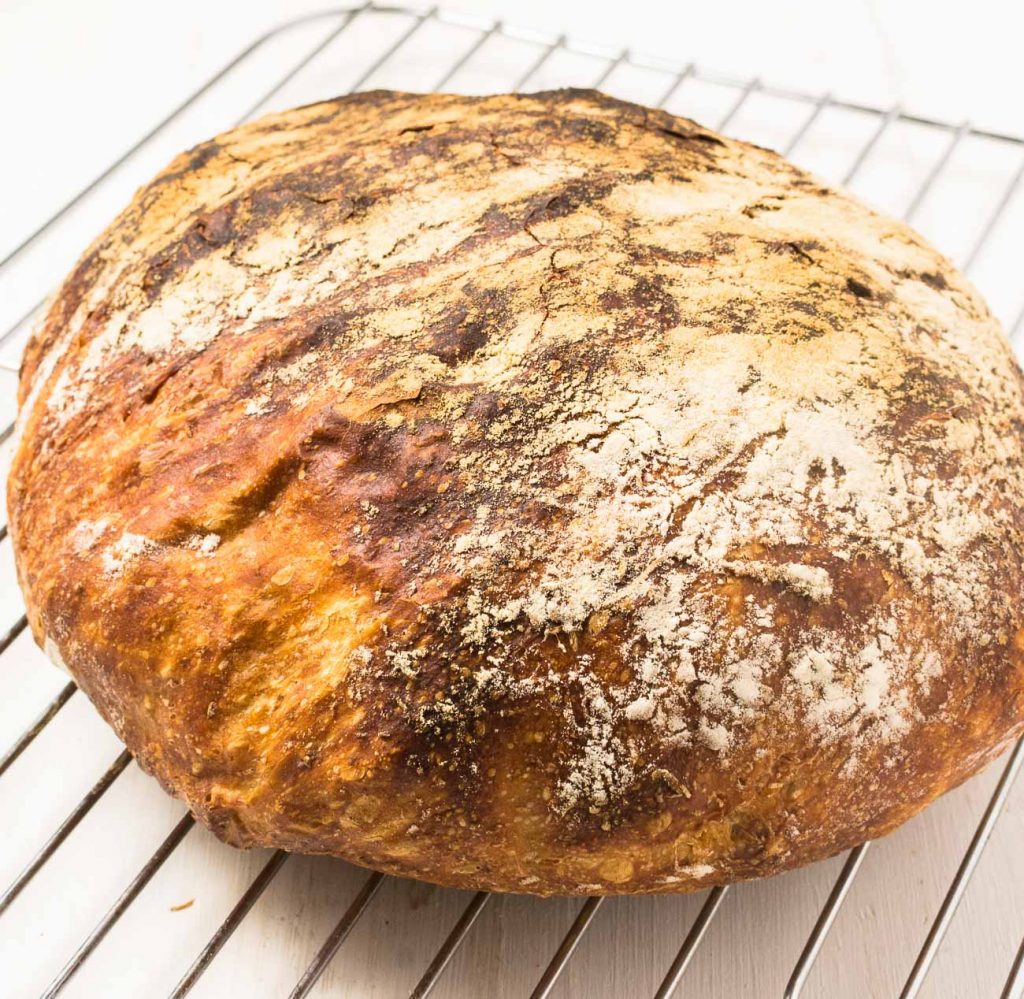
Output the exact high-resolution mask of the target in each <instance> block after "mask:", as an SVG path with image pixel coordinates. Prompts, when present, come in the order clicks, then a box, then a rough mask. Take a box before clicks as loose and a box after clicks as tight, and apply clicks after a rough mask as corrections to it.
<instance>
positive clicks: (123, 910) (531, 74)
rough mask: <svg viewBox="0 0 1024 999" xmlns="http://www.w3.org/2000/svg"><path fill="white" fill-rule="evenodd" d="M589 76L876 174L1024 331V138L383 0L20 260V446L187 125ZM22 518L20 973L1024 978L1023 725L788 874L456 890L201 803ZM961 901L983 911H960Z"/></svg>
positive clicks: (71, 209)
mask: <svg viewBox="0 0 1024 999" xmlns="http://www.w3.org/2000/svg"><path fill="white" fill-rule="evenodd" d="M565 85H575V86H594V87H601V88H602V89H604V90H606V91H608V92H610V93H612V94H615V95H616V96H621V97H625V98H629V99H633V100H637V101H640V102H642V103H646V104H650V105H658V106H665V107H668V108H669V109H670V110H672V111H675V112H678V113H682V114H686V115H689V116H692V117H695V118H698V119H699V120H701V121H703V122H705V123H707V124H709V125H712V126H713V127H716V128H718V129H720V130H724V131H727V132H729V133H731V134H734V135H737V136H739V137H742V138H747V139H751V140H753V141H755V142H758V143H760V144H763V145H768V146H772V147H774V148H777V149H779V150H780V151H782V152H784V153H785V154H787V155H790V156H792V157H793V158H794V159H795V160H796V161H797V162H799V163H801V164H802V165H804V166H807V167H809V168H811V169H813V170H815V171H816V172H818V173H820V174H822V175H823V176H825V177H827V178H828V179H830V180H834V181H838V182H841V183H843V184H846V185H847V186H850V187H852V188H853V189H854V190H856V191H857V192H858V193H859V194H861V195H862V196H863V197H865V198H866V199H867V200H868V201H870V202H873V203H874V204H876V205H878V206H879V207H881V208H882V209H884V210H886V211H889V212H891V213H893V214H898V215H902V216H903V217H904V218H906V219H907V220H909V221H912V222H913V223H914V224H915V226H917V227H918V228H919V229H921V230H922V231H923V232H924V233H925V234H926V235H927V236H929V237H930V238H931V239H932V240H933V241H934V242H935V243H936V244H937V245H939V246H940V247H941V248H943V249H944V250H945V251H946V252H947V253H948V254H949V255H951V256H952V257H954V259H955V260H956V261H957V262H958V263H959V264H960V266H961V267H963V268H964V269H966V270H967V271H968V272H969V273H970V275H971V276H972V277H973V278H974V279H975V281H976V282H977V283H978V284H979V286H980V287H981V289H982V290H983V292H985V294H986V295H987V297H988V298H989V301H990V302H991V303H992V305H993V307H994V309H995V310H996V312H997V313H998V314H999V315H1000V316H1001V318H1002V319H1003V320H1004V323H1005V325H1006V328H1007V330H1008V332H1009V333H1010V335H1011V337H1012V338H1016V337H1017V336H1018V335H1019V334H1020V333H1021V331H1022V327H1024V285H1022V282H1021V280H1020V273H1019V270H1018V269H1019V267H1020V259H1021V255H1020V247H1021V240H1020V234H1021V233H1022V232H1024V228H1022V226H1024V196H1022V195H1024V192H1022V191H1021V188H1022V179H1024V139H1022V138H1021V137H1018V136H1013V135H1000V134H997V133H994V132H991V131H985V130H980V129H975V128H972V126H971V125H970V123H969V122H963V123H950V122H945V121H937V120H932V119H928V118H922V117H918V116H915V115H913V114H910V113H908V112H905V111H903V110H902V109H900V108H899V107H893V108H888V109H885V108H874V107H866V106H863V105H859V104H856V103H852V102H850V101H845V100H842V99H840V98H838V97H832V96H830V95H828V94H821V95H816V94H808V93H800V92H796V91H792V90H783V89H779V88H775V87H772V86H770V85H768V84H767V83H763V82H761V81H760V80H757V79H749V80H738V79H731V78H726V77H722V76H718V75H715V74H712V73H709V72H707V71H705V70H704V69H702V68H698V67H696V66H694V65H692V64H691V65H687V66H670V65H666V64H663V63H658V62H655V61H652V60H647V59H643V58H641V57H639V56H637V55H636V54H634V53H631V52H629V51H622V52H609V51H605V50H602V49H600V48H595V47H592V46H588V45H586V44H584V43H582V42H580V41H577V40H576V39H573V38H567V37H565V36H561V37H557V38H552V37H545V36H543V35H538V34H535V33H531V32H527V31H521V30H517V29H514V28H512V27H510V26H507V25H505V24H502V23H500V22H496V23H486V24H481V23H478V22H472V21H466V20H460V19H456V18H454V17H453V16H451V15H449V14H446V13H444V12H441V11H439V10H438V9H437V8H436V7H432V8H429V9H419V10H417V9H406V8H393V7H381V6H376V5H372V4H367V5H364V6H362V7H359V8H354V9H348V10H335V11H326V12H324V13H320V14H316V15H312V16H308V17H305V18H301V19H298V20H295V21H293V22H290V23H289V24H286V25H284V26H282V27H281V28H279V29H277V30H275V31H272V32H270V33H268V34H266V35H264V36H262V37H261V38H259V39H257V40H256V41H255V42H253V43H252V44H251V45H249V46H248V47H246V48H245V49H244V50H243V51H241V52H240V53H239V55H238V56H237V57H236V58H235V59H233V60H232V61H231V62H230V63H229V64H228V65H226V66H224V67H223V68H222V69H221V70H220V71H219V72H218V73H217V74H216V75H215V76H213V77H212V78H211V79H209V80H208V81H206V82H205V83H204V84H203V86H202V87H201V88H200V89H199V90H198V91H196V92H195V93H194V94H192V95H191V96H190V97H189V98H188V99H187V100H186V101H184V102H183V103H182V104H181V105H180V106H179V107H178V108H176V109H175V110H174V111H173V112H172V113H171V114H169V115H168V116H167V117H166V118H165V119H164V120H162V121H161V122H159V123H158V124H157V125H156V126H155V127H154V128H153V129H152V130H151V131H150V132H149V133H147V134H146V135H145V136H143V137H142V138H141V139H140V140H139V141H138V143H136V144H135V145H134V146H132V148H130V149H128V150H127V151H125V152H124V153H122V154H121V155H119V156H118V157H117V159H116V160H114V161H113V162H112V163H111V164H110V166H109V167H108V168H107V169H106V170H104V172H103V173H102V174H101V175H100V176H98V177H96V178H95V180H94V181H93V182H92V183H90V184H89V185H88V186H87V187H85V188H84V189H83V190H82V191H81V192H80V193H79V194H77V195H76V196H75V197H74V198H73V199H71V201H69V202H68V203H67V204H66V205H64V206H63V207H62V208H61V210H60V211H58V212H57V213H56V214H55V215H53V216H52V218H50V219H49V220H48V221H46V222H45V224H43V225H42V226H40V227H39V228H38V229H37V230H36V231H35V232H34V233H32V234H31V235H30V236H29V237H28V238H27V239H26V240H25V241H24V242H22V243H21V245H19V246H18V247H17V248H16V249H14V250H13V251H12V252H11V253H10V254H8V256H6V257H5V258H4V259H3V260H2V261H0V320H2V323H0V328H2V329H6V330H7V332H6V333H4V334H3V335H2V336H0V426H6V430H4V431H3V432H2V434H0V440H3V441H4V442H5V443H4V445H3V447H4V449H5V451H6V450H7V449H9V446H10V444H9V437H10V433H11V424H12V421H13V418H14V390H15V375H16V372H17V367H18V361H19V358H20V354H21V350H22V348H23V346H24V342H25V339H26V338H27V336H28V331H29V328H30V326H31V323H32V319H33V316H34V315H35V314H36V313H37V312H38V310H39V307H40V304H41V299H42V296H43V295H44V294H45V293H46V292H47V291H48V290H49V289H50V288H52V287H53V286H54V285H55V284H56V283H57V282H58V281H59V280H60V278H61V277H62V276H63V274H64V273H65V272H66V271H67V270H68V268H69V267H70V265H71V264H72V262H73V258H74V256H75V255H76V254H77V252H79V251H80V249H81V248H82V247H83V246H84V245H86V243H87V242H88V241H89V239H90V238H91V237H92V236H93V235H94V234H95V233H96V232H97V231H99V229H101V228H102V226H103V225H104V224H105V223H106V221H108V220H109V218H110V217H111V216H112V214H113V213H114V211H116V210H117V209H118V208H119V207H120V206H121V205H122V204H123V203H124V202H125V201H126V200H127V198H128V197H129V195H130V193H131V191H132V190H133V189H134V187H135V186H137V185H138V184H140V183H142V182H143V181H145V180H146V179H148V177H149V176H150V175H152V174H153V173H154V172H155V171H156V169H158V168H159V167H160V166H162V165H163V164H164V163H165V162H166V161H167V160H168V159H169V158H170V156H171V155H172V154H173V153H175V152H177V151H178V150H179V149H181V148H183V147H185V146H186V145H188V144H190V143H193V142H195V141H198V140H199V139H201V138H205V137H207V136H208V135H211V134H213V133H215V132H217V131H220V130H222V129H224V128H226V127H228V126H230V125H232V124H235V123H236V122H241V121H244V120H246V119H248V118H251V117H252V116H254V115H256V114H258V113H261V112H264V111H267V110H272V109H275V108H281V107H286V106H290V105H294V104H298V103H304V102H308V101H312V100H316V99H318V98H323V97H330V96H334V95H336V94H338V93H343V92H346V91H349V90H360V89H366V88H369V87H376V86H389V87H395V88H401V89H409V90H441V89H448V90H452V91H460V92H467V93H481V92H494V91H517V90H524V89H525V90H537V89H545V88H548V87H551V86H565ZM0 516H2V515H0ZM6 534H7V531H6V526H0V751H2V754H3V755H2V756H0V816H3V817H4V822H3V830H4V832H3V838H2V839H0V887H2V886H3V885H4V884H6V885H7V887H6V889H5V890H4V891H3V894H2V895H0V996H2V997H3V999H7V997H9V996H10V997H15V996H16V997H21V996H37V995H43V996H46V997H53V996H57V995H58V994H60V995H79V996H98V995H103V996H104V997H111V996H133V997H134V996H147V997H148V996H158V995H169V996H172V997H173V999H180V997H183V996H186V995H200V994H202V995H209V996H234V995H252V996H264V995H266V996H283V995H289V996H290V997H291V999H301V997H304V996H307V995H313V994H316V995H324V996H326V995H332V996H336V995H343V996H360V997H362V996H392V995H395V996H398V995H409V996H413V997H417V999H423V997H425V996H427V995H428V994H433V995H435V997H439V996H441V995H442V994H443V995H447V996H473V997H477V996H480V995H483V994H485V993H491V994H493V995H496V996H499V997H500V996H518V995H530V996H532V997H534V999H542V997H546V996H549V995H561V996H584V995H586V996H597V997H604V996H607V997H612V996H615V997H620V996H625V997H633V996H647V995H652V994H653V995H654V996H656V997H657V999H667V997H669V996H672V995H676V994H679V995H682V994H684V993H685V994H688V995H693V996H703V997H706V996H728V997H730V999H731V997H733V996H740V995H749V996H758V997H760V996H765V995H773V994H774V995H779V994H781V995H784V996H785V997H788V999H795V997H796V996H798V995H800V994H801V993H802V992H803V991H804V988H805V986H808V993H814V994H817V995H823V996H829V997H833V996H847V995H848V996H889V995H899V996H901V997H902V999H911V997H914V996H917V995H918V994H919V993H922V990H926V991H927V993H928V994H929V995H939V996H957V997H959V996H968V995H969V996H975V995H979V996H980V995H989V994H991V995H993V996H995V995H1001V996H1002V999H1010V997H1011V996H1013V997H1019V996H1020V995H1021V994H1022V992H1024V943H1020V944H1019V946H1018V942H1019V940H1020V935H1021V933H1022V932H1024V891H1022V883H1024V861H1022V860H1021V853H1022V851H1020V849H1019V843H1020V842H1021V841H1022V838H1024V803H1022V802H1020V801H1019V798H1020V796H1019V795H1018V798H1017V799H1014V798H1012V797H1011V791H1012V787H1013V783H1014V779H1015V778H1016V776H1017V773H1018V771H1019V769H1020V767H1021V765H1022V762H1024V741H1022V742H1020V743H1018V744H1017V745H1016V747H1015V748H1014V749H1013V751H1012V752H1011V754H1010V756H1009V759H1008V762H1007V763H1006V764H1005V768H1004V769H1003V770H1002V772H1001V773H998V774H997V773H990V774H986V775H983V776H981V777H979V778H976V779H975V780H974V781H971V782H969V783H968V784H967V785H965V786H964V787H963V788H961V789H960V790H958V791H957V792H954V793H953V794H951V795H948V796H947V797H946V798H944V799H943V800H942V801H941V802H940V803H938V804H936V805H934V806H933V807H932V808H931V809H929V810H927V811H926V812H925V813H923V814H922V815H921V816H919V817H918V818H917V819H915V820H914V821H913V822H911V823H910V824H909V825H908V826H906V827H904V829H902V830H900V831H899V832H897V833H896V834H894V835H893V836H891V837H889V838H887V839H886V840H884V841H881V842H880V843H878V844H877V845H875V846H874V847H873V848H872V851H871V854H872V855H871V856H869V855H868V849H869V844H865V845H863V846H860V847H858V848H856V849H855V850H853V851H851V852H850V853H848V854H847V855H846V856H845V857H843V858H836V859H834V860H833V861H829V862H826V863H823V864H817V865H813V866H812V867H810V868H805V869H804V870H802V871H798V872H793V873H791V874H787V875H783V876H782V877H779V878H774V879H771V880H770V881H766V882H758V883H754V884H749V885H742V886H738V887H733V888H730V889H727V888H716V889H713V890H711V891H709V892H706V893H703V894H701V895H696V896H685V897H676V898H656V899H650V898H648V899H613V900H607V901H605V900H603V899H601V898H590V899H587V900H584V901H583V902H582V903H581V902H580V901H579V900H571V899H557V900H547V901H542V900H536V899H529V898H525V897H519V896H491V895H488V894H486V893H483V892H480V893H477V894H471V893H466V892H457V891H450V890H445V889H439V888H433V887H430V886H425V885H420V884H417V883H415V882H408V881H402V880H400V879H395V878H385V877H383V876H382V875H380V874H373V873H368V872H366V871H363V870H361V869H359V868H355V867H352V866H351V865H348V864H344V863H342V862H340V861H334V860H329V859H325V858H307V857H289V856H287V855H286V854H284V853H282V852H280V851H278V852H274V853H270V852H269V851H258V850H257V851H251V852H248V853H243V852H240V851H233V850H230V849H229V848H227V847H224V846H222V845H221V844H219V843H217V842H216V841H215V840H214V839H213V837H212V836H211V835H210V834H208V833H207V832H206V831H205V830H203V829H201V828H198V827H195V825H194V822H193V819H192V818H191V816H190V815H188V814H187V813H186V814H184V815H182V814H181V811H182V809H181V805H180V804H179V803H177V802H175V801H172V800H171V799H170V798H168V797H166V796H165V795H163V794H162V793H161V792H160V791H159V790H158V789H157V788H156V787H155V784H154V782H152V781H150V780H148V779H147V778H145V777H144V776H143V775H142V774H141V773H140V771H139V770H138V768H137V767H136V765H135V764H134V762H133V761H132V758H131V756H130V755H129V754H128V752H127V751H125V750H124V749H123V747H121V746H120V745H119V744H118V743H117V741H116V739H115V738H114V736H113V734H112V733H111V732H110V731H109V730H108V729H107V728H106V727H105V726H104V725H103V724H102V722H100V721H99V720H98V718H97V716H96V715H95V713H94V712H93V711H92V709H91V707H90V706H89V705H88V703H87V702H86V701H85V699H84V698H83V697H82V696H81V695H79V694H77V688H76V687H75V684H74V683H69V682H67V678H66V676H63V674H60V673H58V672H57V671H56V670H55V669H54V668H52V667H48V666H46V665H45V661H44V660H43V659H42V656H41V654H40V653H39V652H38V650H36V648H35V646H34V645H33V644H32V641H31V636H30V635H29V634H28V632H27V630H26V622H25V617H24V613H23V606H22V604H21V601H20V596H19V594H18V591H17V585H16V582H15V580H14V572H13V562H12V557H11V549H10V540H9V539H8V538H7V537H6ZM993 782H994V783H993ZM1008 802H1009V808H1008V809H1007V808H1006V806H1007V804H1008ZM1004 810H1006V811H1007V814H1006V816H1005V818H1004V820H1003V822H1002V823H1001V824H1000V825H999V826H998V828H997V820H998V819H999V818H1000V815H1001V814H1002V813H1003V812H1004ZM979 815H980V819H979ZM975 824H976V825H975ZM972 826H974V834H973V838H971V839H970V840H969V842H965V840H966V838H967V836H968V835H969V834H970V829H971V828H972ZM1004 829H1005V830H1006V831H1005V834H1004V832H1003V830H1004ZM168 830H169V831H168ZM990 838H992V839H993V841H994V843H995V845H994V846H993V848H992V849H991V850H990V851H989V852H988V854H985V855H984V856H983V851H984V850H985V847H986V844H987V843H988V842H989V840H990ZM990 857H992V858H993V859H992V862H991V863H988V862H987V861H988V859H989V858H990ZM957 864H959V866H957ZM976 870H977V871H980V872H981V873H979V876H978V878H976V879H974V881H973V882H972V877H973V875H974V874H975V872H976ZM954 871H955V873H954ZM858 875H860V877H859V878H858ZM951 876H952V880H949V878H950V877H951ZM5 879H6V880H5ZM969 884H970V885H971V887H972V891H970V892H969V891H968V886H969ZM961 901H963V902H964V905H963V907H961V906H960V903H961ZM844 903H845V905H844ZM958 908H960V913H961V917H964V916H966V918H958V919H955V918H954V917H955V915H956V914H957V912H958ZM833 927H835V932H834V933H833V934H832V936H831V938H830V937H829V935H830V931H832V930H833ZM951 927H955V932H951V933H949V934H948V936H947V931H950V930H951ZM705 940H707V941H708V942H707V944H706V945H705V946H704V947H703V948H701V943H702V941H705ZM944 942H945V947H943V944H944ZM343 944H346V947H345V949H344V950H343V951H342V945H343ZM699 948H700V949H699ZM940 948H941V950H940ZM698 949H699V950H698ZM339 951H341V953H340V954H339ZM819 957H820V960H819ZM574 958H575V959H574ZM930 972H931V974H929V973H930ZM687 973H688V974H687ZM684 974H686V975H687V977H686V979H685V981H684Z"/></svg>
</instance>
